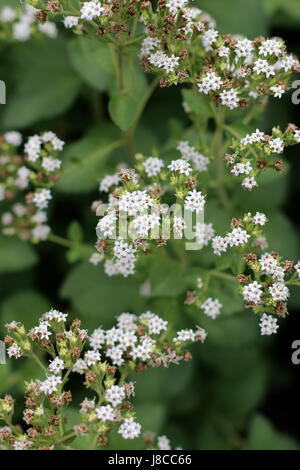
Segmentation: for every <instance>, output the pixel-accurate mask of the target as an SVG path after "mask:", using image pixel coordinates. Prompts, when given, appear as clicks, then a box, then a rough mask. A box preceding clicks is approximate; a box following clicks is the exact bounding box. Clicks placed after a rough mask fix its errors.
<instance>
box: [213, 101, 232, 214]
mask: <svg viewBox="0 0 300 470" xmlns="http://www.w3.org/2000/svg"><path fill="white" fill-rule="evenodd" d="M224 120H225V114H224V111H223V110H219V111H218V112H217V113H216V130H215V135H214V138H213V141H212V144H211V150H212V154H213V156H214V157H215V163H216V170H217V182H216V183H217V187H218V191H219V197H220V202H221V204H222V205H223V207H224V208H225V209H226V210H228V211H230V202H229V198H228V194H227V191H226V188H225V185H224V162H223V160H222V157H223V128H224Z"/></svg>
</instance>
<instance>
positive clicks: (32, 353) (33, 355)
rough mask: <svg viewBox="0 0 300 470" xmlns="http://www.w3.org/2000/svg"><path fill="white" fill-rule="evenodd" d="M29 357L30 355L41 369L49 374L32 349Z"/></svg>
mask: <svg viewBox="0 0 300 470" xmlns="http://www.w3.org/2000/svg"><path fill="white" fill-rule="evenodd" d="M29 357H31V358H32V359H34V360H35V361H36V362H37V363H38V365H39V366H40V367H41V368H42V369H43V371H44V372H45V374H46V375H47V376H48V375H49V371H48V370H47V369H46V367H45V366H44V364H43V363H42V361H41V360H40V359H39V358H38V356H37V355H36V354H35V353H34V352H33V351H32V352H31V353H30V356H29Z"/></svg>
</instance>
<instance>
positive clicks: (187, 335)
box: [173, 329, 196, 343]
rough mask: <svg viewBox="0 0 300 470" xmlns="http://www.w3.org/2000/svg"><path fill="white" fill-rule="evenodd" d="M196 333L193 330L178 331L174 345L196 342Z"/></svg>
mask: <svg viewBox="0 0 300 470" xmlns="http://www.w3.org/2000/svg"><path fill="white" fill-rule="evenodd" d="M195 339H196V338H195V332H194V331H193V330H192V329H189V330H188V329H185V330H179V331H177V336H175V338H174V339H173V341H174V343H185V342H186V341H191V342H194V341H195Z"/></svg>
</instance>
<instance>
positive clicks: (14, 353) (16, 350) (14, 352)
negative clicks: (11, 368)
mask: <svg viewBox="0 0 300 470" xmlns="http://www.w3.org/2000/svg"><path fill="white" fill-rule="evenodd" d="M7 354H8V356H9V357H15V358H16V359H19V357H21V356H22V350H21V348H20V347H19V346H18V345H17V343H13V344H12V345H11V346H10V347H9V348H8V350H7Z"/></svg>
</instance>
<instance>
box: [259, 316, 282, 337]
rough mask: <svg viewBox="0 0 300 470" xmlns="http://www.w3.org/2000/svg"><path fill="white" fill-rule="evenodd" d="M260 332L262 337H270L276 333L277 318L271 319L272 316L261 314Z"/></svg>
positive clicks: (277, 326)
mask: <svg viewBox="0 0 300 470" xmlns="http://www.w3.org/2000/svg"><path fill="white" fill-rule="evenodd" d="M259 326H260V330H261V334H262V335H272V334H275V333H277V330H278V328H279V325H277V318H274V317H272V315H267V314H266V313H264V314H263V316H262V317H261V320H260V323H259Z"/></svg>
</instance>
